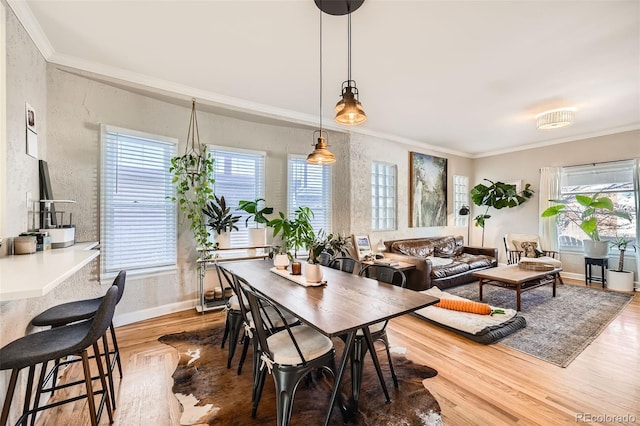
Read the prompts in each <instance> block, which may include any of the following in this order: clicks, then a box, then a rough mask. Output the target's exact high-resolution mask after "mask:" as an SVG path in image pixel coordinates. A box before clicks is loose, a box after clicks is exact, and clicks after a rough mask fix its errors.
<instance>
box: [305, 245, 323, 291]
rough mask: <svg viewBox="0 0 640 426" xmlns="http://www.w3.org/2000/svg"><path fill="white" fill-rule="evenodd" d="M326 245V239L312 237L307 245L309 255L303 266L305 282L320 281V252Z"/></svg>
mask: <svg viewBox="0 0 640 426" xmlns="http://www.w3.org/2000/svg"><path fill="white" fill-rule="evenodd" d="M326 247H327V240H326V239H321V240H316V239H314V240H313V241H312V242H311V243H310V244H309V246H308V250H309V255H308V257H307V264H306V265H305V268H304V277H305V278H306V280H307V282H310V283H319V282H321V281H322V268H321V267H320V253H322V252H323V251H324V250H325V249H326Z"/></svg>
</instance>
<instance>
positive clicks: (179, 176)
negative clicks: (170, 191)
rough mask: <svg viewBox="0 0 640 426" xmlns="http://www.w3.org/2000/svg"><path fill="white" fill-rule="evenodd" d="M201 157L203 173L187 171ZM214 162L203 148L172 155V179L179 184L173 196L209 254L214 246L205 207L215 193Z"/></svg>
mask: <svg viewBox="0 0 640 426" xmlns="http://www.w3.org/2000/svg"><path fill="white" fill-rule="evenodd" d="M198 161H200V164H201V169H200V173H198V174H193V173H189V172H188V171H189V170H190V169H191V168H193V166H194V164H197V162H198ZM213 162H214V159H213V157H212V156H211V154H210V153H208V152H207V150H206V147H205V148H203V150H202V154H201V155H200V156H196V155H195V154H193V153H192V154H185V155H182V156H178V157H173V158H171V166H170V167H169V172H170V173H171V176H172V177H171V181H172V183H173V185H174V186H175V188H176V195H175V196H174V197H171V200H172V201H173V202H176V203H177V204H178V207H179V209H180V211H181V212H182V219H186V220H188V221H189V229H191V232H192V233H193V237H194V239H195V241H196V245H197V247H198V248H201V249H203V250H205V251H204V253H205V256H210V251H207V250H212V249H214V248H215V244H214V243H213V242H212V241H211V238H210V234H209V229H208V228H207V223H206V220H205V215H204V212H203V209H204V208H205V207H206V206H207V202H208V200H209V199H210V197H211V195H212V194H213V189H212V188H213V184H214V182H215V179H214V178H213Z"/></svg>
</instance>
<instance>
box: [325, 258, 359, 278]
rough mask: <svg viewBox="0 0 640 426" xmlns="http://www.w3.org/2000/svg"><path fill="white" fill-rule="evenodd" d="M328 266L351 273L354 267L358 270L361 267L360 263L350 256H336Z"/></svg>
mask: <svg viewBox="0 0 640 426" xmlns="http://www.w3.org/2000/svg"><path fill="white" fill-rule="evenodd" d="M329 267H330V268H333V269H338V270H340V271H342V272H348V273H350V274H353V271H355V270H356V269H357V270H358V271H359V270H360V269H361V268H362V264H361V263H360V262H359V261H357V260H355V259H354V258H352V257H336V258H335V259H333V260H332V261H331V263H330V264H329Z"/></svg>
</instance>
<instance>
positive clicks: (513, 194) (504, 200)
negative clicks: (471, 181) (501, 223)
mask: <svg viewBox="0 0 640 426" xmlns="http://www.w3.org/2000/svg"><path fill="white" fill-rule="evenodd" d="M485 180H486V181H487V182H489V183H490V184H491V185H489V186H487V185H484V184H481V183H479V184H477V185H476V186H474V187H473V188H472V189H471V200H472V201H473V203H474V204H475V205H476V206H485V207H486V209H485V211H484V213H483V214H479V215H478V216H476V217H474V218H473V219H474V221H475V226H479V227H480V228H482V246H484V225H485V222H486V220H487V219H489V218H491V215H489V214H487V213H489V208H491V207H493V208H494V209H497V210H500V209H502V208H505V207H507V208H512V207H516V206H519V205H520V204H522V203H524V202H525V201H527V199H529V198H531V197H532V196H533V189H531V184H529V183H527V184H526V185H525V186H524V189H523V190H522V191H519V192H518V190H517V188H516V186H515V185H513V184H509V183H504V182H499V181H498V182H493V181H490V180H489V179H485ZM467 244H468V243H467Z"/></svg>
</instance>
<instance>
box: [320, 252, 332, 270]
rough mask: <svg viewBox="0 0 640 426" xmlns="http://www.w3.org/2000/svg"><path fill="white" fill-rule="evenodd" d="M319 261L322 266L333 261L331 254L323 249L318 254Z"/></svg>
mask: <svg viewBox="0 0 640 426" xmlns="http://www.w3.org/2000/svg"><path fill="white" fill-rule="evenodd" d="M318 261H319V263H320V264H321V265H322V266H329V264H330V263H331V254H330V253H327V252H326V251H323V252H322V253H320V254H319V255H318Z"/></svg>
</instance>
